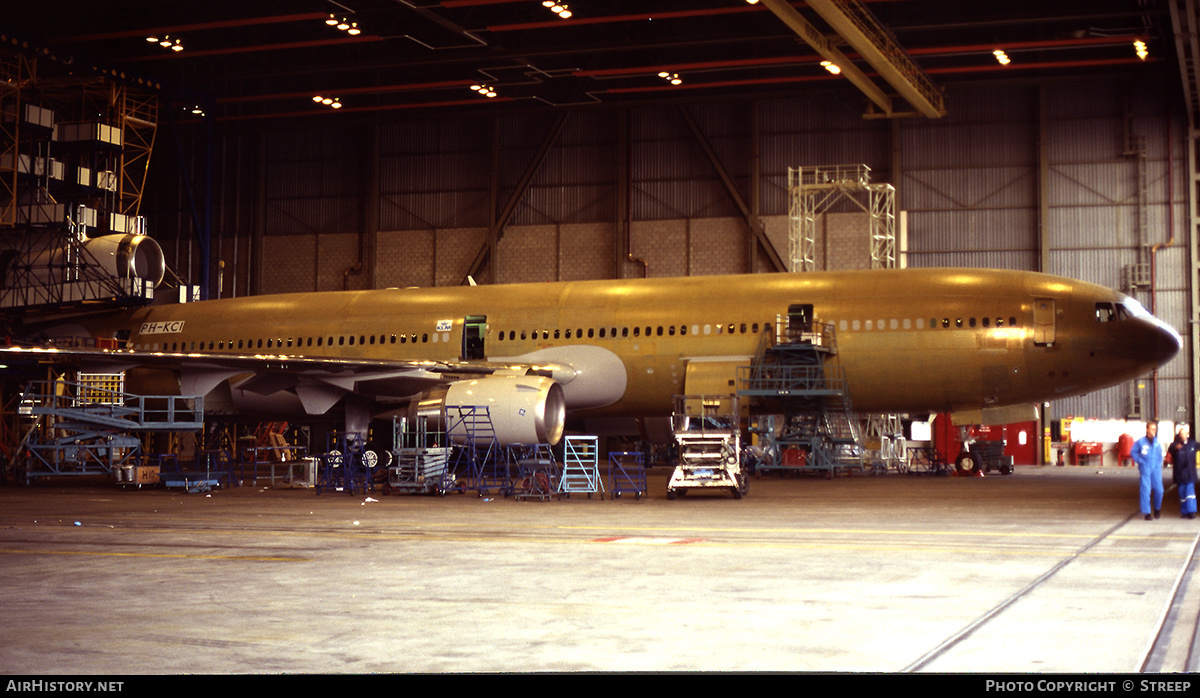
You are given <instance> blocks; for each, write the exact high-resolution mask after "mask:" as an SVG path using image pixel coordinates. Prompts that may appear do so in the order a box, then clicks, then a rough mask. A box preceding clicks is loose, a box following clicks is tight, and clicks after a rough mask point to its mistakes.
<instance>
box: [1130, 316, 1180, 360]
mask: <svg viewBox="0 0 1200 698" xmlns="http://www.w3.org/2000/svg"><path fill="white" fill-rule="evenodd" d="M1137 324H1138V331H1137V337H1136V338H1135V339H1136V341H1134V342H1133V344H1132V350H1133V352H1134V353H1135V355H1136V357H1137V359H1138V360H1139V362H1142V363H1146V364H1153V365H1154V366H1156V367H1157V366H1162V365H1163V364H1165V363H1167V362H1168V361H1170V360H1171V359H1173V358H1175V355H1176V354H1178V353H1179V350H1180V349H1182V348H1183V338H1182V337H1180V336H1179V333H1178V332H1176V331H1175V328H1173V327H1171V326H1170V325H1168V324H1167V323H1165V322H1163V321H1162V320H1159V319H1158V318H1156V317H1153V316H1150V317H1146V318H1144V319H1139V321H1138V323H1137Z"/></svg>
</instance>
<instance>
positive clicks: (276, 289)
mask: <svg viewBox="0 0 1200 698" xmlns="http://www.w3.org/2000/svg"><path fill="white" fill-rule="evenodd" d="M262 249H263V260H262V270H263V286H264V287H265V288H266V289H269V290H268V291H267V293H293V292H302V291H312V290H313V289H314V288H315V279H314V273H313V269H314V268H315V267H316V263H317V238H316V236H315V235H273V236H267V237H264V238H263V245H262Z"/></svg>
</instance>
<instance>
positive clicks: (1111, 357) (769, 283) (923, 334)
mask: <svg viewBox="0 0 1200 698" xmlns="http://www.w3.org/2000/svg"><path fill="white" fill-rule="evenodd" d="M779 318H784V319H785V320H784V321H785V322H786V321H787V318H791V319H792V321H796V319H797V318H804V319H805V321H814V320H815V321H818V322H821V323H826V324H828V325H830V326H832V327H833V328H834V329H835V331H836V339H837V353H836V355H835V356H833V357H831V358H830V359H829V363H830V364H831V365H832V364H836V365H840V366H841V367H842V369H843V370H844V374H845V381H846V389H847V392H848V393H849V397H850V400H851V402H852V404H853V406H854V409H855V410H856V411H857V412H859V413H862V414H869V413H888V414H923V413H953V414H954V415H955V416H956V420H957V421H959V422H960V423H972V424H988V423H1004V422H1013V421H1021V420H1024V419H1032V418H1033V417H1032V415H1033V414H1036V413H1035V412H1032V411H1031V410H1032V409H1033V408H1032V406H1033V405H1035V404H1037V403H1042V402H1046V401H1050V400H1056V399H1060V398H1065V397H1069V396H1073V395H1080V394H1083V393H1088V392H1091V391H1094V390H1098V389H1101V388H1105V387H1108V386H1112V385H1116V384H1119V383H1121V382H1124V381H1128V380H1131V379H1134V378H1136V377H1139V376H1142V375H1145V374H1147V373H1149V372H1151V371H1153V370H1155V369H1156V368H1158V367H1160V366H1162V365H1163V364H1165V363H1166V362H1168V361H1170V360H1171V359H1172V358H1173V357H1174V356H1175V355H1176V354H1177V353H1178V352H1179V350H1180V347H1181V344H1182V343H1181V339H1180V336H1179V334H1178V333H1177V332H1176V331H1175V330H1174V329H1172V328H1171V327H1169V326H1167V325H1166V324H1164V323H1163V322H1161V321H1160V320H1158V319H1156V318H1155V317H1153V316H1152V315H1151V314H1150V313H1148V312H1147V311H1146V310H1145V309H1144V308H1143V307H1142V306H1141V305H1140V304H1139V303H1138V302H1137V301H1136V300H1134V299H1133V298H1131V297H1129V296H1126V295H1123V294H1121V293H1117V292H1114V291H1112V290H1109V289H1107V288H1104V287H1101V286H1098V285H1096V284H1092V283H1086V282H1083V281H1076V280H1072V279H1068V278H1063V277H1058V276H1051V275H1046V274H1040V273H1032V272H1020V271H999V270H985V269H902V270H871V271H844V272H808V273H800V274H790V273H766V274H753V275H736V276H696V277H685V278H655V279H632V280H631V279H624V280H608V281H572V282H558V283H536V284H513V285H496V286H461V287H442V288H407V289H383V290H366V291H341V292H316V293H294V294H284V295H264V296H250V297H243V298H231V299H222V300H211V301H200V302H194V303H180V304H170V305H154V306H149V307H143V308H138V309H134V310H121V311H110V312H103V313H98V314H88V315H84V314H80V315H75V316H73V317H66V316H63V317H57V318H53V319H50V318H41V319H40V320H39V321H38V322H36V323H32V324H27V325H26V326H25V328H24V329H25V330H26V334H27V335H28V337H29V338H30V339H33V340H35V341H41V342H43V343H44V342H46V341H47V340H54V341H53V342H52V343H51V344H50V345H49V346H52V347H60V348H56V349H55V348H51V349H44V348H43V349H30V348H12V349H9V350H7V351H8V352H11V353H19V354H22V355H24V356H26V357H29V356H33V357H35V358H38V359H41V360H51V361H53V360H61V361H69V362H73V363H74V364H75V365H78V366H80V367H81V368H83V367H87V368H89V369H90V370H100V369H103V370H112V371H115V370H125V371H127V374H126V375H127V379H126V381H127V386H128V387H127V389H128V390H130V391H132V392H138V393H141V394H147V395H156V394H181V395H202V396H204V398H205V403H204V404H205V409H206V411H208V412H210V413H212V412H217V413H238V414H241V415H244V416H259V417H272V418H290V419H301V418H304V417H310V418H317V417H330V416H335V415H336V416H337V417H339V418H342V419H344V420H345V425H346V428H347V430H348V431H354V432H358V433H365V431H366V429H367V426H368V425H369V423H370V420H371V419H373V418H388V417H390V416H392V415H411V414H417V413H421V414H434V413H437V412H440V411H442V410H445V409H446V408H450V407H455V406H480V405H485V406H487V407H488V408H489V411H490V414H491V418H492V421H493V425H494V428H495V430H496V436H497V438H498V439H499V440H500V441H501V442H503V443H521V444H530V443H551V444H553V443H557V442H558V441H559V440H560V438H561V437H562V435H563V433H564V429H565V428H566V424H567V420H568V417H571V418H579V419H582V420H593V421H592V422H591V423H592V424H600V423H601V420H610V421H614V422H615V421H625V420H628V419H629V418H643V419H646V418H654V417H665V416H669V415H670V413H671V410H672V408H673V396H675V395H680V394H730V393H731V392H733V390H734V388H733V387H732V386H734V385H735V381H736V380H737V370H738V367H742V366H747V365H748V364H750V363H751V362H752V361H753V360H754V359H755V356H756V353H757V352H758V351H759V349H760V346H761V344H762V339H763V335H764V334H765V333H773V332H776V329H777V321H778V319H779ZM64 340H69V341H64ZM67 346H73V347H81V346H88V347H95V348H87V349H80V348H65V347H67ZM11 353H10V355H9V356H6V357H4V358H5V359H6V360H12V358H13V357H12V354H11ZM588 433H604V432H598V431H590V432H588Z"/></svg>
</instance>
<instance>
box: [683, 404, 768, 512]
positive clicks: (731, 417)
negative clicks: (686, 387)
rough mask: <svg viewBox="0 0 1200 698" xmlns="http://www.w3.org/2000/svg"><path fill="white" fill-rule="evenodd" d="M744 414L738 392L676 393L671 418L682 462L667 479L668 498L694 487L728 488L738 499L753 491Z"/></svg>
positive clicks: (708, 488)
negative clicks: (744, 460) (744, 463)
mask: <svg viewBox="0 0 1200 698" xmlns="http://www.w3.org/2000/svg"><path fill="white" fill-rule="evenodd" d="M740 420H741V413H740V412H739V411H738V399H737V396H736V395H676V396H675V410H674V413H673V414H672V417H671V426H672V430H673V432H674V438H675V443H676V444H677V445H678V448H679V463H678V464H677V465H676V466H675V471H674V472H673V473H672V474H671V479H670V481H668V482H667V498H668V499H675V498H676V497H678V496H680V495H683V494H687V493H688V492H690V491H692V490H717V491H720V490H728V491H729V492H730V493H731V494H732V495H733V497H734V499H741V498H742V496H743V495H745V494H746V493H747V492H748V491H749V487H750V482H749V479H748V478H747V477H746V474H745V473H743V472H742V467H741V450H742V449H741V427H740Z"/></svg>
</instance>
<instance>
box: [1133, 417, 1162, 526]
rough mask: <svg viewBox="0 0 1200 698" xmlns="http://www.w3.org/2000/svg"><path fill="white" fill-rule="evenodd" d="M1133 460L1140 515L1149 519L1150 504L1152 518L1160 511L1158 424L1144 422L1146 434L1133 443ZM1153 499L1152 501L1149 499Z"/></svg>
mask: <svg viewBox="0 0 1200 698" xmlns="http://www.w3.org/2000/svg"><path fill="white" fill-rule="evenodd" d="M1132 455H1133V462H1134V463H1137V468H1138V474H1139V475H1141V484H1140V486H1139V494H1140V497H1141V509H1142V516H1143V517H1144V518H1145V519H1146V520H1147V521H1149V520H1150V511H1151V504H1153V505H1154V506H1153V511H1154V518H1156V519H1157V518H1158V517H1159V515H1160V514H1161V513H1162V499H1163V481H1162V470H1163V447H1162V444H1161V443H1159V442H1158V424H1156V423H1155V422H1146V435H1145V436H1143V437H1142V438H1140V439H1138V440H1137V441H1136V442H1135V443H1134V444H1133V454H1132ZM1152 499H1153V501H1151V500H1152Z"/></svg>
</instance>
